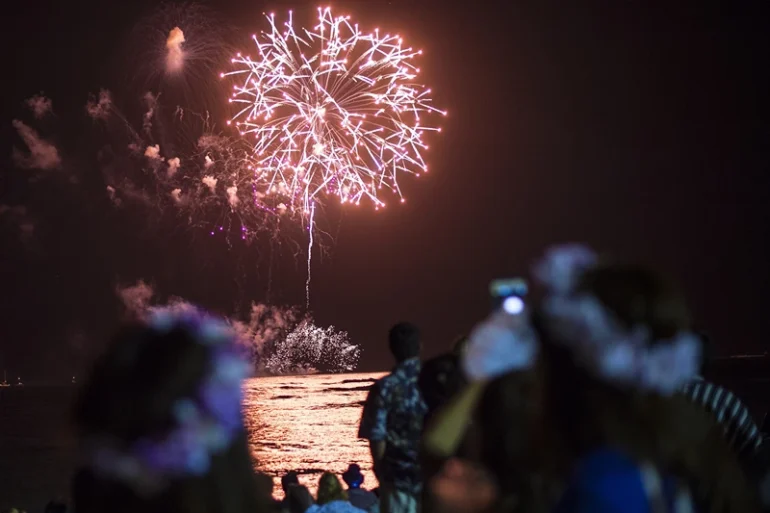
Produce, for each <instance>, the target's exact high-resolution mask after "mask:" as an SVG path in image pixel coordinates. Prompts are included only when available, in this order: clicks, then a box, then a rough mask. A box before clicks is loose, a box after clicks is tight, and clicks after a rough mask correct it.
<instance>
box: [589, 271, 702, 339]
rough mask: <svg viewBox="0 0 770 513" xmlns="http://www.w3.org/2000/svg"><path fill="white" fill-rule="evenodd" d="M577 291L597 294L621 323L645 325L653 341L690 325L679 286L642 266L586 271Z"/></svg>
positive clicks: (687, 311)
mask: <svg viewBox="0 0 770 513" xmlns="http://www.w3.org/2000/svg"><path fill="white" fill-rule="evenodd" d="M578 290H580V291H583V292H587V293H589V294H591V295H593V296H594V297H596V298H597V299H598V300H599V301H600V302H601V303H602V304H603V305H604V306H605V307H606V308H607V309H608V310H610V311H611V312H612V313H613V314H614V315H615V318H616V319H617V320H618V321H620V322H621V323H622V324H623V326H624V327H625V328H626V329H628V330H631V329H633V328H634V327H636V326H644V327H646V328H648V329H649V331H650V340H651V342H652V343H655V342H656V341H659V340H667V339H670V338H672V337H674V336H676V335H677V334H678V333H680V332H682V331H685V330H688V329H689V328H690V311H689V309H688V307H687V304H686V302H685V300H684V296H683V295H682V293H681V291H680V290H679V288H678V287H677V286H676V285H675V284H674V283H673V282H671V281H669V280H667V279H665V278H664V277H663V276H661V275H659V274H656V273H654V272H651V271H649V270H647V269H645V268H643V267H637V266H630V265H602V266H598V267H596V268H594V269H591V270H588V271H587V272H586V273H585V274H584V275H583V277H582V279H581V280H580V284H579V286H578Z"/></svg>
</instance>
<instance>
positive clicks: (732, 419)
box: [682, 334, 762, 466]
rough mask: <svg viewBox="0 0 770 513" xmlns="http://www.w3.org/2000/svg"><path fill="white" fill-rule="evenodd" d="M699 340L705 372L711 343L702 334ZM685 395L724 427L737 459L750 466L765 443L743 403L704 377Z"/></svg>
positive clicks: (691, 384)
mask: <svg viewBox="0 0 770 513" xmlns="http://www.w3.org/2000/svg"><path fill="white" fill-rule="evenodd" d="M700 339H701V342H702V346H703V348H704V356H703V358H702V362H701V367H702V368H703V367H706V365H707V364H708V363H709V361H708V358H707V356H709V353H710V349H711V342H710V340H709V339H708V337H707V336H706V335H703V334H701V335H700ZM682 393H683V394H684V395H685V396H686V397H687V398H688V399H690V400H691V401H692V402H694V403H695V404H697V405H698V406H700V407H702V408H703V409H705V410H706V411H707V412H709V414H711V416H712V417H713V418H714V419H715V420H716V421H717V422H718V423H719V424H721V425H722V427H723V428H724V433H725V438H726V439H727V442H728V444H729V445H730V446H731V447H732V448H733V450H734V451H735V452H736V454H737V455H738V459H739V460H740V461H741V463H744V464H746V465H749V466H750V465H751V461H752V460H753V459H754V456H755V455H756V453H757V450H758V449H759V446H760V445H761V443H762V435H761V433H760V432H759V428H758V427H757V424H756V423H755V422H754V419H753V418H752V417H751V414H750V413H749V410H748V408H746V406H745V405H744V404H743V402H742V401H741V400H740V399H738V397H737V396H736V395H735V394H733V393H732V392H730V391H729V390H727V389H726V388H724V387H722V386H719V385H717V384H715V383H711V382H709V381H706V380H705V379H703V377H702V376H697V377H695V378H694V379H693V380H691V381H690V382H689V383H687V384H686V385H685V386H684V387H683V389H682Z"/></svg>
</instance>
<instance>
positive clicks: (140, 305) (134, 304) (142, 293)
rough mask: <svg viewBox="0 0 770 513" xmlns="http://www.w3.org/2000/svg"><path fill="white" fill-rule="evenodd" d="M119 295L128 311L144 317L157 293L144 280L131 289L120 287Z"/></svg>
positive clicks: (130, 287)
mask: <svg viewBox="0 0 770 513" xmlns="http://www.w3.org/2000/svg"><path fill="white" fill-rule="evenodd" d="M117 294H118V297H119V298H120V300H121V301H122V302H123V305H124V306H125V307H126V310H127V311H128V312H129V313H131V314H134V315H142V314H144V313H145V312H147V311H148V309H149V307H150V300H151V299H152V296H153V295H154V294H155V292H154V291H153V290H152V287H151V286H149V285H148V284H146V283H145V282H144V281H143V280H139V281H138V282H136V284H135V285H131V286H129V287H122V288H121V287H118V289H117Z"/></svg>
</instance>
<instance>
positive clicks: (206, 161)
mask: <svg viewBox="0 0 770 513" xmlns="http://www.w3.org/2000/svg"><path fill="white" fill-rule="evenodd" d="M203 161H204V164H203V167H205V168H206V169H208V168H210V167H211V166H213V165H214V161H213V160H212V159H211V157H209V156H208V155H206V158H204V159H203Z"/></svg>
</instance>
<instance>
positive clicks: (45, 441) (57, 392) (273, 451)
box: [0, 373, 382, 511]
mask: <svg viewBox="0 0 770 513" xmlns="http://www.w3.org/2000/svg"><path fill="white" fill-rule="evenodd" d="M380 376H382V374H381V373H375V374H336V375H311V376H282V377H262V378H254V379H251V380H248V381H247V382H246V383H245V384H244V395H245V399H244V416H245V421H246V427H247V430H248V434H249V446H250V448H251V451H252V455H253V456H254V459H255V461H256V468H257V469H258V470H260V471H262V472H265V473H267V474H269V475H271V476H273V479H274V482H275V483H276V486H275V496H276V497H281V495H282V492H281V487H280V476H282V475H283V474H284V473H286V472H288V471H289V470H294V471H296V472H298V473H299V474H300V476H299V479H300V482H301V483H302V484H305V485H307V486H308V487H309V488H310V489H311V491H312V492H314V493H315V490H316V488H317V483H318V479H319V477H320V476H321V473H322V472H324V471H327V470H329V471H332V472H335V473H337V474H341V473H342V472H343V471H344V470H345V469H346V468H347V466H348V465H349V464H350V463H358V464H359V465H361V469H362V471H363V473H364V475H365V483H366V485H367V486H368V487H375V486H377V481H376V479H375V477H374V475H373V474H372V471H371V457H370V455H369V447H368V444H367V442H366V441H365V440H359V439H358V438H357V436H356V435H357V430H358V421H359V420H360V418H361V409H362V406H363V401H364V399H365V398H366V393H367V390H368V388H369V387H370V386H371V384H372V382H373V381H374V380H375V379H377V378H379V377H380ZM75 391H76V388H75V387H74V386H73V387H32V386H28V387H24V388H9V389H0V510H2V509H4V508H7V507H10V506H17V507H23V508H25V509H27V510H28V511H38V510H42V508H43V506H44V505H45V503H46V502H47V501H48V500H49V499H51V498H54V497H67V496H68V488H69V477H70V476H71V474H72V471H73V468H74V467H75V444H74V437H73V436H72V429H71V426H70V422H69V408H70V404H71V402H72V399H73V397H74V395H75Z"/></svg>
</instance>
